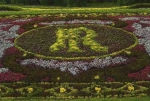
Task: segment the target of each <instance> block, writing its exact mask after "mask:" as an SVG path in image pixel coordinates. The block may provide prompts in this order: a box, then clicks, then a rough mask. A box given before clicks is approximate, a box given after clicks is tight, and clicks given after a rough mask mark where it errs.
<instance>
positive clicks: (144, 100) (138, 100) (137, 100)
mask: <svg viewBox="0 0 150 101" xmlns="http://www.w3.org/2000/svg"><path fill="white" fill-rule="evenodd" d="M149 99H150V97H124V98H85V99H50V98H3V99H0V101H149Z"/></svg>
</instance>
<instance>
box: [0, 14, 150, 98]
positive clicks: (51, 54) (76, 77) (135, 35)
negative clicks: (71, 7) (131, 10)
mask: <svg viewBox="0 0 150 101" xmlns="http://www.w3.org/2000/svg"><path fill="white" fill-rule="evenodd" d="M149 26H150V17H149V16H148V15H147V16H141V15H140V16H139V15H137V16H135V15H132V16H131V15H130V16H124V15H123V16H121V15H118V16H110V15H109V16H107V15H101V14H99V13H93V14H87V13H82V14H55V15H49V14H47V15H43V16H41V15H38V16H37V15H36V16H35V15H34V16H27V18H25V17H20V16H17V17H15V18H12V17H10V18H7V17H5V18H2V19H0V43H1V44H0V67H1V68H0V82H1V85H0V92H1V97H38V96H41V97H50V98H80V97H81V98H90V97H100V98H106V97H125V96H128V97H129V96H149V94H150V93H149V92H150V88H149V80H150V66H149V64H150V57H149V55H150V41H149V33H150V30H149V29H150V27H149ZM15 82H17V83H15ZM20 82H21V83H20ZM66 82H67V83H66ZM102 82H103V83H102Z"/></svg>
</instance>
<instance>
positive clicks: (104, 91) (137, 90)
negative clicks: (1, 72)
mask: <svg viewBox="0 0 150 101" xmlns="http://www.w3.org/2000/svg"><path fill="white" fill-rule="evenodd" d="M149 85H150V82H146V81H139V82H122V83H121V82H98V83H95V82H92V83H58V82H56V83H53V82H52V83H48V82H40V83H23V82H14V83H2V84H1V85H0V93H1V95H0V97H49V98H69V99H72V98H93V97H99V98H110V97H137V96H138V97H139V96H150V87H149ZM8 89H9V90H8Z"/></svg>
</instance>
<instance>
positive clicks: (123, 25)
mask: <svg viewBox="0 0 150 101" xmlns="http://www.w3.org/2000/svg"><path fill="white" fill-rule="evenodd" d="M127 25H128V24H127V23H126V22H125V21H115V24H113V25H112V26H113V27H116V28H122V27H126V26H127Z"/></svg>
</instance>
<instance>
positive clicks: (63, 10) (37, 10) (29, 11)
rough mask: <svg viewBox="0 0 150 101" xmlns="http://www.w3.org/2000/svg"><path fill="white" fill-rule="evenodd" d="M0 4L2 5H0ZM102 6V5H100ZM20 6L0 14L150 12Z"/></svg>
mask: <svg viewBox="0 0 150 101" xmlns="http://www.w3.org/2000/svg"><path fill="white" fill-rule="evenodd" d="M0 6H2V5H0ZM7 6H12V5H7ZM100 6H102V5H100ZM18 7H20V8H22V9H23V10H22V11H16V12H12V11H5V12H0V16H10V15H11V16H12V15H43V14H60V13H67V14H68V13H69V14H70V13H101V14H110V15H111V14H112V13H115V14H130V13H135V14H141V15H142V14H150V10H149V9H144V8H141V9H130V8H129V7H128V6H119V7H115V6H106V7H105V5H104V6H103V7H99V6H96V7H94V8H93V7H90V6H89V7H73V8H69V7H54V6H50V7H48V6H24V5H20V6H18ZM104 7H105V8H104Z"/></svg>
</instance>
